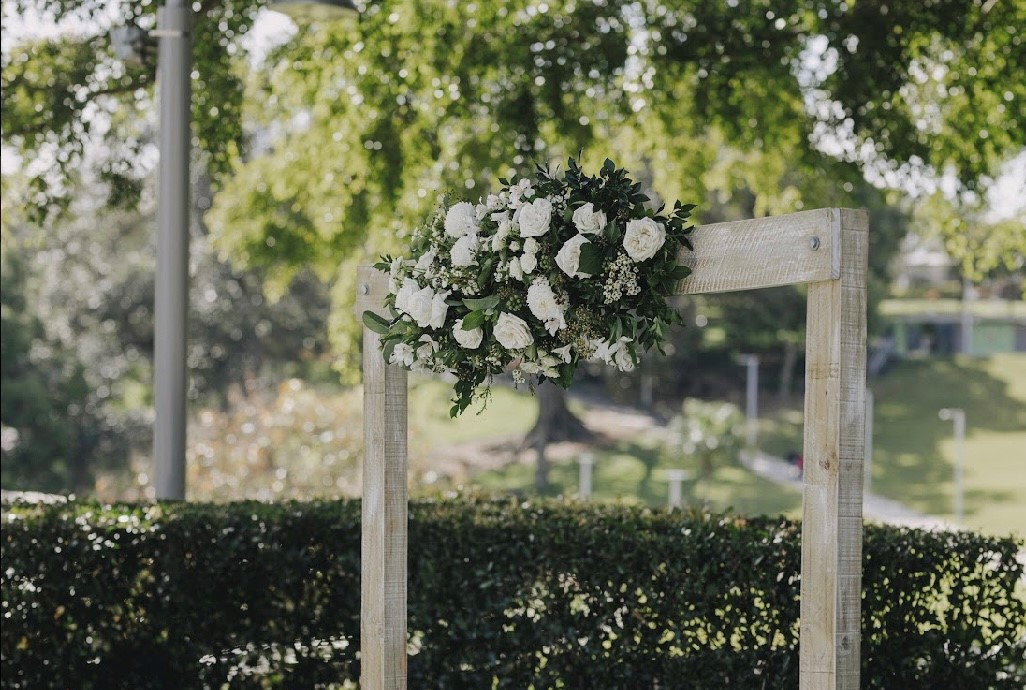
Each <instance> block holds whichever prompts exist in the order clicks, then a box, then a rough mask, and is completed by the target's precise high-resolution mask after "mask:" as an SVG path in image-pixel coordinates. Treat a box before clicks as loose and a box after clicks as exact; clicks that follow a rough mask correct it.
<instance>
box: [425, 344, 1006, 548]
mask: <svg viewBox="0 0 1026 690" xmlns="http://www.w3.org/2000/svg"><path fill="white" fill-rule="evenodd" d="M871 388H872V390H873V392H874V397H875V401H876V405H875V415H874V456H873V467H872V491H873V492H874V493H878V494H881V495H883V496H886V497H888V498H892V499H896V500H898V501H900V502H902V503H903V504H905V505H906V506H908V507H909V508H911V509H913V510H916V511H919V512H922V513H924V514H928V515H935V516H939V517H942V518H946V519H949V520H953V519H954V514H953V513H954V457H955V449H954V445H955V444H954V439H953V433H952V425H951V423H950V422H946V421H942V420H941V419H939V418H938V416H937V412H938V410H939V409H940V408H942V407H961V408H963V409H964V410H965V411H966V415H967V426H968V430H967V437H966V445H965V480H964V490H965V521H964V526H965V527H967V528H971V529H975V530H981V531H984V532H988V533H991V534H1008V533H1009V532H1016V533H1018V534H1020V535H1022V534H1026V355H1022V354H1006V355H995V356H992V357H989V358H963V357H954V358H933V359H928V360H917V361H908V362H904V363H902V364H901V365H899V366H898V367H896V368H895V369H894V370H892V371H890V372H889V373H887V374H886V375H884V376H883V377H881V378H880V379H877V380H874V381H873V382H872V384H871ZM449 390H450V389H449V387H448V386H447V385H446V384H444V383H442V382H439V381H429V380H413V379H411V388H410V391H411V392H410V420H411V421H410V424H411V438H412V439H413V441H412V442H414V443H418V444H421V443H423V444H429V445H432V446H444V445H446V444H450V443H462V442H466V441H474V440H485V439H495V438H503V437H505V438H516V437H518V436H520V435H522V434H523V433H525V432H526V431H527V430H528V429H529V428H530V426H531V424H532V423H533V421H534V417H535V414H536V409H537V407H536V403H535V401H534V400H533V398H532V397H531V396H530V394H529V393H527V392H526V391H520V392H517V391H512V390H510V389H508V388H502V387H496V388H495V390H494V396H493V399H492V400H491V402H490V403H489V405H488V407H487V408H486V409H485V411H484V412H483V413H481V414H480V415H478V414H475V410H470V411H468V412H467V413H465V414H464V415H463V417H461V418H459V419H456V420H450V419H449V418H448V405H447V399H448V395H449ZM574 406H575V407H576V409H577V410H578V411H580V410H581V409H583V408H582V407H581V406H580V405H579V404H575V405H574ZM801 406H802V402H801V399H800V398H796V399H794V400H792V401H790V403H789V404H786V405H776V406H774V405H772V404H770V403H769V402H766V403H764V405H763V408H762V420H761V424H760V437H759V439H760V445H761V447H762V448H763V449H764V450H766V451H768V452H770V453H772V454H775V455H778V456H781V457H783V456H785V455H786V454H787V453H788V452H789V451H792V450H797V449H800V448H801V444H802V417H803V415H802V409H801ZM592 452H593V454H594V456H595V469H594V475H593V479H592V487H593V488H592V496H593V498H594V499H595V500H617V501H624V502H629V503H643V504H647V505H651V506H665V505H666V501H667V491H668V484H667V481H666V480H665V478H664V477H663V470H665V469H669V468H681V469H685V470H688V471H690V472H691V473H692V477H694V476H696V475H697V471H696V469H697V468H695V467H693V466H692V465H689V460H688V459H687V458H682V457H671V456H670V455H669V454H668V453H666V451H665V450H664V449H663V447H662V443H661V441H660V440H659V439H658V438H656V437H654V436H651V435H645V434H642V435H640V436H639V437H638V438H636V439H630V440H628V441H622V442H619V443H616V444H615V445H612V446H609V447H603V448H594V449H592ZM578 471H579V470H578V464H577V462H576V458H575V457H571V458H565V457H564V458H562V459H560V458H558V457H557V458H554V459H553V461H552V466H551V469H550V473H549V480H550V483H551V487H550V490H549V493H550V494H552V495H565V496H574V495H577V493H578V484H579V480H578ZM467 483H468V484H469V485H471V486H476V487H480V488H483V489H486V490H489V491H496V492H521V493H527V494H530V493H533V491H534V463H533V461H531V460H528V461H523V462H514V463H507V464H505V465H504V466H502V467H500V468H498V469H491V470H487V471H481V472H478V473H476V474H473V475H472V476H470V477H469V478H468V482H467ZM682 489H683V498H684V502H685V503H686V504H689V505H701V504H708V505H709V506H710V507H712V508H714V509H726V508H733V509H734V510H736V511H737V512H740V513H749V514H751V513H787V514H791V515H797V514H798V513H799V512H800V508H801V496H800V494H799V493H798V492H797V491H795V490H793V489H790V488H788V487H782V486H779V485H777V484H775V483H772V482H769V481H767V480H764V479H762V478H760V477H758V476H757V475H754V474H753V473H751V472H749V471H748V470H746V469H744V468H743V467H741V466H739V465H736V464H732V463H720V464H718V465H717V466H716V468H715V471H714V472H713V475H712V478H711V481H709V482H707V483H706V482H701V483H699V482H696V481H695V480H694V479H693V478H692V479H690V480H686V481H685V482H684V484H683V487H682Z"/></svg>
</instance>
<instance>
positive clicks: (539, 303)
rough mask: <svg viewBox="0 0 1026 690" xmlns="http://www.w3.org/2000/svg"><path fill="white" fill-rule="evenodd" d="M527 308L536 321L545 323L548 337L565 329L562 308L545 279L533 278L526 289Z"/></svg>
mask: <svg viewBox="0 0 1026 690" xmlns="http://www.w3.org/2000/svg"><path fill="white" fill-rule="evenodd" d="M527 307H528V309H530V310H531V313H532V314H534V316H535V318H536V319H538V320H539V321H542V322H544V323H545V329H546V330H547V331H548V332H549V335H555V334H556V331H558V330H560V329H561V328H566V318H565V316H564V313H563V307H562V306H560V304H559V302H557V301H556V296H555V295H554V294H553V293H552V287H551V286H550V285H549V281H548V280H546V279H545V278H535V280H534V282H533V283H531V287H529V288H527Z"/></svg>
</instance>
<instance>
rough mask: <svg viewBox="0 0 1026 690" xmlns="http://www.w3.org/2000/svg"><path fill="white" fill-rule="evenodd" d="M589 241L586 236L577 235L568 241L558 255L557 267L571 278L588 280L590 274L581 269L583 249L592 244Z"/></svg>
mask: <svg viewBox="0 0 1026 690" xmlns="http://www.w3.org/2000/svg"><path fill="white" fill-rule="evenodd" d="M590 243H591V240H589V239H588V238H587V237H585V236H584V235H575V236H574V237H571V238H570V239H569V240H567V241H566V244H564V245H563V248H562V249H560V250H559V253H558V254H556V265H557V266H559V267H560V268H561V269H563V273H566V274H567V275H568V276H570V277H571V278H587V277H589V276H590V275H591V274H590V273H582V272H581V271H580V270H579V269H580V265H581V247H583V246H584V245H586V244H590Z"/></svg>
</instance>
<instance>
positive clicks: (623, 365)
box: [613, 345, 634, 372]
mask: <svg viewBox="0 0 1026 690" xmlns="http://www.w3.org/2000/svg"><path fill="white" fill-rule="evenodd" d="M613 364H614V365H615V366H616V368H617V369H619V370H620V371H624V372H627V371H634V358H633V357H631V351H630V349H629V348H628V347H627V346H626V345H624V346H623V347H621V348H620V349H618V350H617V351H616V353H615V354H614V355H613Z"/></svg>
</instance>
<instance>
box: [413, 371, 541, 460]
mask: <svg viewBox="0 0 1026 690" xmlns="http://www.w3.org/2000/svg"><path fill="white" fill-rule="evenodd" d="M451 397H452V386H451V385H449V384H447V383H443V382H442V381H439V380H435V379H429V378H424V377H421V376H415V375H413V376H410V386H409V412H410V417H409V419H410V422H409V423H410V436H411V441H412V442H413V443H421V444H424V445H425V446H439V445H445V444H449V443H463V442H466V441H478V440H482V439H489V438H496V437H502V436H509V435H515V434H524V433H526V432H527V430H528V429H530V428H531V425H532V424H533V423H534V418H535V415H536V414H537V409H538V408H537V405H536V404H535V402H534V399H533V398H532V397H531V394H530V393H528V392H527V390H526V388H524V387H522V388H521V389H520V390H519V391H516V390H512V389H510V388H506V387H502V386H493V387H492V397H491V399H490V400H489V401H488V404H487V406H485V407H484V410H483V411H482V405H481V403H475V404H474V405H472V406H471V407H469V408H468V409H467V410H466V411H465V412H464V413H463V414H462V415H461V416H460V417H457V418H455V419H452V418H450V417H449V408H450V407H451V406H452V403H451V402H450V400H449V399H450V398H451Z"/></svg>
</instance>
